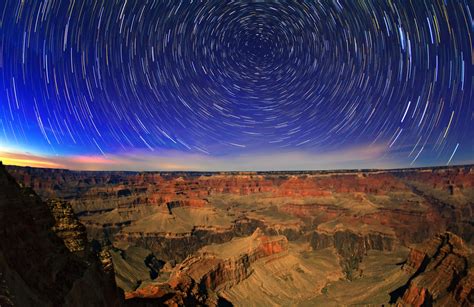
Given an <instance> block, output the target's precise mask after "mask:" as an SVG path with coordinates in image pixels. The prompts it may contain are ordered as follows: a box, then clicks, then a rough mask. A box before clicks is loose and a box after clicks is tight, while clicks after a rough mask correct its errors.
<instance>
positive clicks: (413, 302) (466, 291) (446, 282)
mask: <svg viewBox="0 0 474 307" xmlns="http://www.w3.org/2000/svg"><path fill="white" fill-rule="evenodd" d="M472 261H473V254H472V251H470V249H469V248H468V247H467V245H466V243H465V242H463V240H462V239H461V238H459V237H458V236H456V235H454V234H452V233H449V232H446V233H443V234H439V235H437V236H436V237H435V238H433V239H431V240H429V241H428V242H426V243H424V244H422V245H420V246H417V247H415V248H413V249H412V250H411V252H410V255H409V257H408V259H407V261H406V263H405V264H404V266H403V269H404V270H406V271H407V272H409V273H410V274H412V275H411V277H410V279H409V281H408V282H407V284H406V285H404V286H403V287H401V288H399V289H397V290H396V291H394V293H393V296H394V298H395V297H397V295H398V297H397V302H398V304H399V305H410V306H427V305H438V306H472V305H473V304H474V269H473V262H472Z"/></svg>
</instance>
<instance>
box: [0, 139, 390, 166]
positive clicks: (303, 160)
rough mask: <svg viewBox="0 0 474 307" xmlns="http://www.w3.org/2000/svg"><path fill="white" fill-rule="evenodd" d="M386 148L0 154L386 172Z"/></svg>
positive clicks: (90, 162) (16, 161)
mask: <svg viewBox="0 0 474 307" xmlns="http://www.w3.org/2000/svg"><path fill="white" fill-rule="evenodd" d="M385 151H386V146H381V145H380V146H379V145H377V146H362V147H353V148H348V149H347V148H346V149H341V150H338V151H332V152H325V153H319V154H318V153H309V152H303V151H288V152H280V153H271V154H270V153H265V152H255V153H246V154H241V155H229V156H224V157H213V156H210V155H204V154H192V153H185V152H181V151H160V152H153V153H150V152H149V151H148V152H146V151H131V152H127V153H121V154H114V155H106V156H102V155H97V156H88V155H75V156H60V157H53V156H43V155H35V154H30V153H16V152H0V160H2V161H3V163H4V164H13V165H21V166H33V167H49V168H68V169H75V170H137V171H155V170H156V171H158V170H167V171H171V170H190V171H234V170H310V169H344V168H389V167H398V166H399V165H398V164H397V163H394V162H393V161H390V160H389V159H386V158H384V156H383V155H384V153H385Z"/></svg>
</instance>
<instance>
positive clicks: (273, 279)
mask: <svg viewBox="0 0 474 307" xmlns="http://www.w3.org/2000/svg"><path fill="white" fill-rule="evenodd" d="M2 172H3V173H5V174H4V176H7V177H5V178H10V177H9V176H10V175H8V174H7V172H8V173H10V174H11V176H12V177H11V180H10V179H8V180H7V179H5V180H4V182H3V183H2V189H1V191H0V200H1V202H0V204H2V206H3V209H2V210H3V211H1V213H2V215H0V218H1V220H2V221H1V222H2V223H3V225H8V224H9V223H15V221H14V220H13V221H12V220H10V219H9V218H8V217H7V216H8V215H9V212H10V211H11V210H13V209H11V206H22V205H21V204H22V202H21V201H20V202H18V204H16V205H14V204H13V205H12V203H13V201H12V199H15V195H10V194H11V193H10V192H8V191H10V190H11V189H9V188H8V185H12V186H17V188H18V189H19V190H18V191H23V190H25V189H27V190H28V191H29V192H28V193H36V194H38V195H39V197H38V196H36V194H34V195H35V197H37V198H38V199H37V200H36V201H35V202H36V203H38V204H36V206H40V204H39V203H40V202H41V201H43V202H44V207H45V208H49V210H50V212H51V214H52V217H53V220H55V221H56V224H55V225H54V226H52V228H51V229H52V231H53V232H54V233H56V235H57V236H58V237H59V238H60V239H62V240H63V241H64V245H65V246H66V247H67V249H68V250H69V251H71V252H72V253H74V254H77V253H78V251H79V252H80V251H87V253H89V254H91V255H89V254H88V255H89V256H87V257H93V256H94V255H95V256H96V258H97V259H98V260H100V261H97V263H101V264H102V265H103V266H104V268H106V269H105V270H103V271H104V272H105V273H104V274H107V272H109V274H113V275H114V276H115V284H116V285H117V286H118V288H119V289H118V290H117V291H115V290H114V289H115V288H114V287H115V285H107V287H109V288H110V287H111V288H110V289H112V290H110V289H109V288H107V289H109V290H108V293H112V292H114V291H115V292H117V293H119V292H120V293H119V294H117V295H118V296H122V297H121V298H120V299H116V300H115V301H114V304H113V305H117V304H118V305H120V304H123V305H130V306H154V305H160V304H164V305H189V306H191V305H192V306H194V305H213V306H230V305H234V306H341V305H390V304H394V305H401V306H403V305H407V306H410V305H415V306H421V305H442V306H448V305H449V306H472V305H473V304H474V290H473V286H474V271H473V265H472V264H473V260H474V258H473V254H472V244H473V243H474V231H473V230H474V222H473V221H474V219H473V212H474V166H453V167H439V168H422V169H399V170H357V171H333V172H331V171H319V172H317V171H308V172H241V173H194V172H142V173H138V172H79V171H68V170H55V169H37V168H24V167H15V166H7V167H6V168H3V167H2ZM13 178H14V180H13ZM12 180H13V181H15V180H16V182H18V185H16V183H13V182H12ZM12 189H13V190H14V189H16V188H12ZM7 192H8V193H10V194H8V193H7ZM2 193H3V194H5V195H6V196H4V197H1V196H2ZM18 193H19V195H20V194H21V195H24V192H21V193H20V192H18ZM22 193H23V194H22ZM21 197H24V196H21ZM18 198H20V196H18ZM21 199H23V198H21ZM23 202H25V201H23ZM3 203H5V205H3ZM8 206H10V207H8ZM43 214H46V213H43ZM16 218H17V219H21V217H20V216H18V217H16ZM51 223H53V222H50V224H51ZM53 224H54V223H53ZM4 227H6V226H4ZM5 231H7V230H5ZM18 231H19V232H18V234H15V235H17V236H20V237H22V236H24V234H23V232H25V231H32V230H28V229H20V230H18ZM11 235H13V234H11ZM12 242H13V241H12ZM30 243H31V242H30ZM12 244H13V243H12ZM31 244H32V243H31ZM5 249H8V246H7V245H6V243H5V244H3V245H2V251H3V252H2V253H3V254H2V257H0V264H2V263H4V266H3V267H2V266H1V265H0V268H3V270H4V271H5V272H10V271H15V270H17V271H18V269H14V267H15V265H14V264H12V263H14V257H13V254H12V255H10V256H8V257H12V258H11V259H10V258H8V257H6V256H5V255H4V254H5V252H4V250H5ZM83 253H85V252H83ZM5 257H6V260H5V259H4V258H5ZM8 259H10V260H8ZM87 259H88V258H87ZM2 261H3V262H2ZM9 261H10V262H11V263H10V262H9ZM17 271H15V272H17ZM110 272H112V273H110ZM2 274H3V275H5V274H6V273H2ZM12 274H13V273H12ZM12 274H10V275H12ZM15 274H16V273H15ZM25 274H26V273H25ZM97 274H98V273H97ZM101 274H102V273H101ZM3 275H0V305H1V302H2V297H4V298H5V299H4V300H5V301H6V300H7V298H8V299H9V300H10V301H12V302H13V303H15V302H14V298H12V295H10V296H8V295H7V294H2V289H3V288H2V283H1V282H2V279H1V277H2V276H3ZM6 275H8V274H6ZM13 275H14V274H13ZM13 275H12V276H13ZM17 275H18V274H17ZM19 275H20V277H21V276H22V275H21V274H19ZM15 276H16V275H15ZM100 276H102V275H100ZM24 278H27V277H24ZM38 278H39V277H38ZM101 278H102V279H106V278H105V277H101ZM4 284H5V285H6V286H5V287H4V288H5V289H7V290H8V289H10V290H8V291H10V292H11V293H13V292H15V291H16V293H19V292H18V291H20V290H18V289H21V285H19V284H18V283H15V286H14V287H13V286H11V280H10V286H9V281H8V280H6V279H5V280H4ZM30 287H31V286H30ZM104 287H105V286H104ZM7 290H3V292H5V293H7V292H8V291H7ZM31 291H33V290H31ZM115 292H114V293H115ZM14 305H15V304H14ZM16 305H22V304H21V302H20V303H18V301H17V304H16ZM46 305H48V304H46ZM52 305H55V304H54V302H53V304H52ZM2 306H3V305H2Z"/></svg>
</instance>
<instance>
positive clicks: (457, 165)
mask: <svg viewBox="0 0 474 307" xmlns="http://www.w3.org/2000/svg"><path fill="white" fill-rule="evenodd" d="M0 165H3V166H10V167H18V168H34V169H44V170H62V171H70V172H88V173H114V172H116V173H216V174H218V173H249V174H252V173H305V172H306V173H343V172H378V171H385V172H393V171H401V170H423V169H448V168H466V167H474V163H468V164H453V165H432V166H420V167H398V168H345V169H344V168H340V169H338V168H335V169H307V170H234V171H231V170H219V171H218V170H213V171H204V170H202V171H197V170H153V171H140V170H136V171H133V170H80V169H69V168H54V167H36V166H22V165H14V164H4V163H3V161H1V160H0Z"/></svg>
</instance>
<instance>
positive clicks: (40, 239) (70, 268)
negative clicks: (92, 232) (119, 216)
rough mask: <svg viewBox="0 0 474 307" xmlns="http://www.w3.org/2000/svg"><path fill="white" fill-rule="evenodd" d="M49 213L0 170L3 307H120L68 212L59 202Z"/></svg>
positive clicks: (112, 286)
mask: <svg viewBox="0 0 474 307" xmlns="http://www.w3.org/2000/svg"><path fill="white" fill-rule="evenodd" d="M50 207H51V208H52V211H53V214H52V213H51V211H50V208H48V205H47V204H45V203H44V202H43V201H42V200H41V199H40V198H39V197H38V196H37V195H36V194H35V193H34V192H33V191H32V190H31V189H22V188H20V186H19V185H18V184H17V183H16V182H15V180H14V179H13V177H11V176H10V175H9V174H8V173H7V172H6V170H5V168H4V167H3V165H1V164H0V234H1V240H0V303H1V304H2V306H3V305H6V306H8V305H15V306H33V305H39V306H84V305H89V306H119V305H121V304H122V302H123V296H122V295H121V292H120V291H119V290H118V289H117V288H116V286H115V283H114V281H113V275H112V274H107V273H106V272H104V271H103V268H102V266H101V264H100V262H99V261H98V260H97V259H96V258H95V257H94V255H93V254H91V253H90V252H88V251H87V250H86V249H85V248H86V247H85V241H84V238H85V233H84V232H83V230H84V228H83V226H81V225H80V224H79V223H77V221H76V220H75V219H74V218H73V216H72V215H71V210H70V208H68V207H67V206H65V205H64V204H62V203H59V202H57V203H51V205H50ZM63 240H64V241H63ZM78 252H82V253H78Z"/></svg>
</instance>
